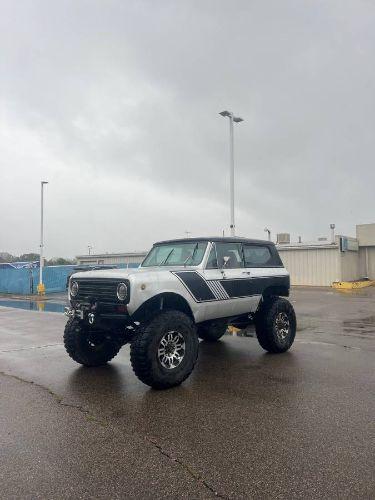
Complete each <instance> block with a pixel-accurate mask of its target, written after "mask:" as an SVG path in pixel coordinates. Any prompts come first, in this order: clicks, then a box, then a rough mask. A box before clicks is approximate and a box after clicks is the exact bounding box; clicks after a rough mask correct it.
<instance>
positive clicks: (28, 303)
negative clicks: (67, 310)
mask: <svg viewBox="0 0 375 500" xmlns="http://www.w3.org/2000/svg"><path fill="white" fill-rule="evenodd" d="M0 307H14V308H16V309H25V310H27V311H41V312H55V313H63V312H64V307H65V305H64V304H59V303H58V302H50V301H41V300H40V301H39V300H16V299H14V300H12V299H9V300H8V299H4V300H3V299H0Z"/></svg>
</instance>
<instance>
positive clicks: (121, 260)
mask: <svg viewBox="0 0 375 500" xmlns="http://www.w3.org/2000/svg"><path fill="white" fill-rule="evenodd" d="M146 255H147V254H146V252H145V253H144V254H136V255H111V254H108V256H107V255H93V256H84V257H80V256H79V257H77V260H78V264H138V265H139V264H140V263H141V262H142V261H143V259H144V258H145V257H146Z"/></svg>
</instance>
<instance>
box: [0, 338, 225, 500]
mask: <svg viewBox="0 0 375 500" xmlns="http://www.w3.org/2000/svg"><path fill="white" fill-rule="evenodd" d="M56 345H61V344H56ZM3 352H4V351H3ZM0 375H3V376H4V377H9V378H13V379H15V380H18V381H19V382H23V383H25V384H31V385H34V386H35V387H38V388H39V389H42V390H43V391H46V392H47V393H48V394H49V395H50V396H52V397H53V399H54V400H55V401H56V403H57V404H59V405H61V406H65V407H67V408H73V409H75V410H78V411H79V412H81V413H83V414H84V415H85V416H86V418H87V419H88V420H90V421H92V422H94V423H96V424H98V425H101V426H103V427H106V426H108V422H107V421H105V420H100V419H99V418H97V417H95V415H93V414H92V413H91V412H90V411H89V410H88V409H86V408H84V407H83V406H81V405H76V404H73V403H66V402H64V401H63V397H62V396H60V395H59V394H57V393H55V392H53V391H52V390H51V389H50V388H49V387H46V386H44V385H42V384H38V383H37V382H34V381H33V380H27V379H23V378H22V377H19V376H18V375H13V374H11V373H6V372H3V371H0ZM136 434H137V435H138V436H139V437H140V438H141V439H143V440H145V441H146V442H147V443H149V444H150V445H152V447H153V448H154V449H156V450H157V451H158V452H159V453H160V454H161V455H163V456H165V457H166V458H167V459H168V460H170V461H172V462H175V463H176V464H178V465H179V466H180V467H181V468H182V469H183V470H184V471H185V472H186V473H187V474H189V475H190V476H191V477H192V478H193V479H194V480H195V481H197V482H198V483H199V484H201V485H202V486H204V487H205V488H206V489H207V490H209V491H210V492H211V493H212V494H213V495H214V496H216V497H218V498H223V499H224V500H229V497H228V496H225V495H223V494H221V493H219V492H218V491H216V490H215V489H214V488H213V487H212V486H211V485H210V484H209V483H208V482H207V481H205V480H204V479H203V477H202V475H201V474H199V473H198V472H196V471H194V470H193V469H192V468H191V467H190V466H189V465H187V464H185V463H184V462H183V461H182V460H181V459H179V458H177V457H173V456H172V455H171V454H170V453H168V452H167V451H166V450H164V448H163V447H162V446H161V445H160V444H159V443H158V442H157V440H156V439H155V438H153V437H149V436H147V435H142V434H140V433H139V432H136Z"/></svg>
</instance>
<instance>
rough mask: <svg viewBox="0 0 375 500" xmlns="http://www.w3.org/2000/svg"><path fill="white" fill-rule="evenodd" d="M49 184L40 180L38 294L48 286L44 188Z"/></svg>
mask: <svg viewBox="0 0 375 500" xmlns="http://www.w3.org/2000/svg"><path fill="white" fill-rule="evenodd" d="M45 184H48V182H47V181H40V257H39V285H38V287H37V289H38V294H39V295H44V294H45V291H46V287H45V286H44V283H43V247H44V242H43V188H44V185H45Z"/></svg>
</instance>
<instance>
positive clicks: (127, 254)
mask: <svg viewBox="0 0 375 500" xmlns="http://www.w3.org/2000/svg"><path fill="white" fill-rule="evenodd" d="M147 254H148V250H145V251H144V252H123V253H91V254H90V255H88V254H86V255H76V259H95V258H101V257H107V258H108V257H138V256H141V255H147Z"/></svg>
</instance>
